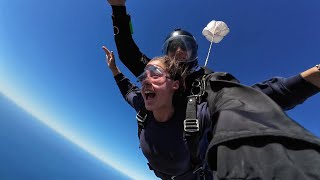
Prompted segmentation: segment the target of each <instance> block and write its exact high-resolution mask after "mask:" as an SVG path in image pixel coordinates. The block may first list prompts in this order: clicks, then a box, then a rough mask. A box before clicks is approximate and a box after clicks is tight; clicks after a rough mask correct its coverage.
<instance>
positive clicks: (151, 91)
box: [144, 90, 153, 94]
mask: <svg viewBox="0 0 320 180" xmlns="http://www.w3.org/2000/svg"><path fill="white" fill-rule="evenodd" d="M144 93H145V94H147V93H153V92H152V91H148V90H147V91H145V92H144Z"/></svg>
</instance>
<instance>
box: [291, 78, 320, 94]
mask: <svg viewBox="0 0 320 180" xmlns="http://www.w3.org/2000/svg"><path fill="white" fill-rule="evenodd" d="M285 81H286V86H287V87H288V89H290V90H291V91H292V92H293V93H294V94H304V95H305V96H306V97H310V96H312V95H314V94H316V93H318V92H319V91H320V88H318V87H316V86H314V85H313V84H311V83H309V82H308V81H306V80H305V79H303V78H302V76H301V75H300V74H299V75H296V76H291V77H289V78H287V79H285Z"/></svg>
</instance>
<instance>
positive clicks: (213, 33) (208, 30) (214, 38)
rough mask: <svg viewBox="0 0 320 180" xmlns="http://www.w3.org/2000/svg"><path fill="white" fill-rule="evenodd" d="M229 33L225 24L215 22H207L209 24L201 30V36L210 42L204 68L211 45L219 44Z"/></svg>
mask: <svg viewBox="0 0 320 180" xmlns="http://www.w3.org/2000/svg"><path fill="white" fill-rule="evenodd" d="M229 32H230V29H229V28H228V26H227V24H226V23H224V22H223V21H215V20H212V21H211V22H209V24H208V25H207V26H206V27H205V28H204V29H203V30H202V34H203V35H204V36H205V37H206V39H207V40H208V41H210V47H209V51H208V55H207V58H206V61H205V64H204V66H206V65H207V63H208V59H209V55H210V51H211V46H212V43H219V42H220V41H221V40H222V39H223V37H224V36H226V35H227V34H228V33H229Z"/></svg>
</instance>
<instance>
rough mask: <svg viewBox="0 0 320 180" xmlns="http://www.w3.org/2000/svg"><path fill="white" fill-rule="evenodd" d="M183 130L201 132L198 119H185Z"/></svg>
mask: <svg viewBox="0 0 320 180" xmlns="http://www.w3.org/2000/svg"><path fill="white" fill-rule="evenodd" d="M183 128H184V131H185V132H188V133H194V132H199V130H200V125H199V120H198V119H185V120H184V121H183Z"/></svg>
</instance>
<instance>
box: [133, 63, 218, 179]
mask: <svg viewBox="0 0 320 180" xmlns="http://www.w3.org/2000/svg"><path fill="white" fill-rule="evenodd" d="M202 70H203V71H204V72H202V73H201V76H197V77H196V78H195V79H194V81H193V82H192V85H191V90H190V94H191V95H189V96H187V107H186V119H185V120H184V122H183V125H184V128H183V129H184V132H183V133H184V134H183V136H184V138H185V139H186V141H187V146H188V149H189V152H190V159H191V164H192V171H191V172H192V173H193V174H195V175H196V177H197V178H196V179H197V180H205V170H206V164H204V163H203V162H202V160H201V158H200V149H199V142H200V137H201V130H202V129H201V127H200V122H199V119H197V105H198V104H199V103H201V102H203V100H204V98H205V94H206V93H205V87H206V83H205V80H206V77H207V74H210V73H211V72H212V71H211V70H209V69H202ZM147 116H148V111H147V110H146V109H145V108H143V109H141V110H140V111H139V112H138V113H137V115H136V119H137V122H138V137H139V139H140V133H141V131H142V129H144V128H145V127H146V125H147V123H148V122H147ZM148 166H149V169H150V170H153V171H154V173H155V174H156V175H157V176H158V177H162V178H164V179H176V180H177V179H178V180H179V179H184V178H183V177H185V176H186V175H187V174H189V173H188V172H189V171H188V172H187V173H185V174H182V175H179V176H168V175H167V174H164V173H161V172H158V171H156V170H155V169H153V168H152V167H151V166H150V164H149V163H148Z"/></svg>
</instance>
